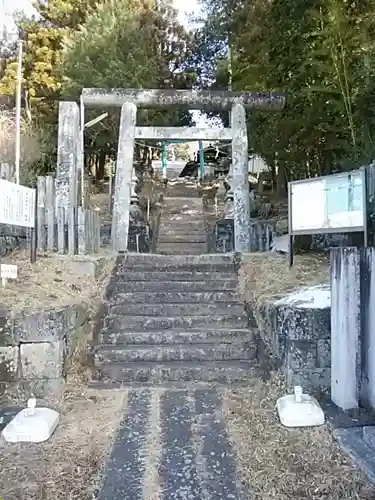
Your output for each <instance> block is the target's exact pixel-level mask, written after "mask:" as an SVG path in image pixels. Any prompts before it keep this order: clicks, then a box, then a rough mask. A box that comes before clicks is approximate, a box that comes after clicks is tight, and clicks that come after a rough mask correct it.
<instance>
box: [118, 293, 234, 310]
mask: <svg viewBox="0 0 375 500" xmlns="http://www.w3.org/2000/svg"><path fill="white" fill-rule="evenodd" d="M240 301H241V297H240V295H239V294H238V293H237V292H232V291H227V292H226V291H224V292H169V291H164V292H127V293H126V292H125V293H117V294H115V295H114V296H113V297H111V298H110V300H109V301H108V302H109V303H110V304H165V303H166V304H173V303H174V304H187V303H189V304H190V305H191V307H194V304H196V303H198V304H199V303H207V302H208V303H222V302H225V303H233V302H237V303H238V302H240Z"/></svg>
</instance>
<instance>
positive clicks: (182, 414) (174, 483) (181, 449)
mask: <svg viewBox="0 0 375 500" xmlns="http://www.w3.org/2000/svg"><path fill="white" fill-rule="evenodd" d="M186 396H187V394H186V392H184V391H179V392H177V391H174V392H167V393H166V394H165V395H164V396H163V399H162V412H163V414H164V415H163V416H164V418H163V420H162V432H163V435H164V442H163V453H162V459H161V464H160V469H159V474H160V476H161V478H162V482H163V490H164V498H166V499H167V498H168V499H171V500H177V499H182V498H184V497H185V498H189V496H190V498H202V496H203V492H202V489H201V485H200V482H199V479H198V471H197V465H196V463H195V460H194V455H195V453H194V448H193V442H192V441H193V439H192V437H193V436H192V414H191V413H192V412H191V409H190V405H189V401H188V399H187V397H186Z"/></svg>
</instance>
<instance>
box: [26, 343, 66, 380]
mask: <svg viewBox="0 0 375 500" xmlns="http://www.w3.org/2000/svg"><path fill="white" fill-rule="evenodd" d="M64 351H65V343H64V341H62V340H60V341H57V342H37V343H33V344H21V346H20V363H21V377H22V378H25V379H33V378H45V379H58V378H61V377H63V376H64V373H63V368H64V354H65V352H64Z"/></svg>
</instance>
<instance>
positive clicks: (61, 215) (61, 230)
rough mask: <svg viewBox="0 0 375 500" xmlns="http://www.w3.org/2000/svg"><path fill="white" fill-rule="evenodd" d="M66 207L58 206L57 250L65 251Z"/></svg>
mask: <svg viewBox="0 0 375 500" xmlns="http://www.w3.org/2000/svg"><path fill="white" fill-rule="evenodd" d="M65 219H66V217H65V208H64V207H58V208H57V251H58V252H59V253H65V250H66V248H65Z"/></svg>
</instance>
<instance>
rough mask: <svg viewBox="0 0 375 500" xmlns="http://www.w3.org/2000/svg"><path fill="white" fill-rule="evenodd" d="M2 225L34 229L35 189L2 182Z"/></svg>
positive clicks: (0, 187)
mask: <svg viewBox="0 0 375 500" xmlns="http://www.w3.org/2000/svg"><path fill="white" fill-rule="evenodd" d="M0 224H9V225H12V226H22V227H28V228H34V225H35V189H31V188H28V187H25V186H20V185H19V184H15V183H14V182H9V181H5V180H0Z"/></svg>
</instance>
